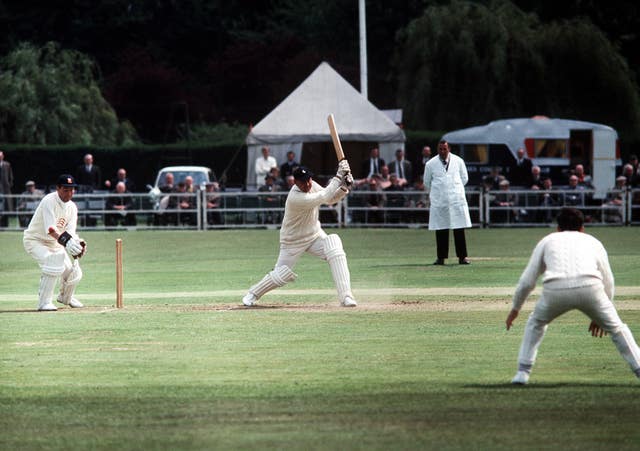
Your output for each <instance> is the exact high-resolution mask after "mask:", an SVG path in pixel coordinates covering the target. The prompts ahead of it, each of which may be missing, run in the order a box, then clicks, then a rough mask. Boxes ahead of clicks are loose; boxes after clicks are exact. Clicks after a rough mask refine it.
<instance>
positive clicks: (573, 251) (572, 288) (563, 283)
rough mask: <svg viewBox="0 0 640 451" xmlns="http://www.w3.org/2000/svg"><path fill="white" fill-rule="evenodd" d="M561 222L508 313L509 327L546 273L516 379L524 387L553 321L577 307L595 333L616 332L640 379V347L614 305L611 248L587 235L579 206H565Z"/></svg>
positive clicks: (540, 248)
mask: <svg viewBox="0 0 640 451" xmlns="http://www.w3.org/2000/svg"><path fill="white" fill-rule="evenodd" d="M557 220H558V231H557V232H555V233H551V234H549V235H547V236H546V237H544V238H543V239H542V240H540V242H539V243H538V244H537V246H536V247H535V249H534V250H533V254H532V255H531V259H530V260H529V264H528V265H527V267H526V269H525V270H524V272H523V273H522V276H521V277H520V281H519V282H518V287H517V289H516V291H515V293H514V295H513V308H512V309H511V312H509V315H508V316H507V321H506V323H507V330H509V329H510V328H511V325H512V324H513V321H514V320H515V319H516V317H517V316H518V312H519V311H520V308H521V307H522V304H523V303H524V301H525V299H526V298H527V296H529V294H530V293H531V291H532V290H533V289H534V287H535V286H536V280H537V279H538V277H539V276H540V275H542V280H543V288H542V295H541V296H540V299H539V300H538V303H537V304H536V306H535V308H534V310H533V312H532V313H531V315H530V316H529V320H528V321H527V325H526V326H525V331H524V336H523V337H522V345H521V346H520V354H519V355H518V372H517V373H516V375H515V376H514V378H513V380H512V381H511V383H512V384H521V385H524V384H526V383H527V382H528V381H529V374H530V373H531V369H532V368H533V365H534V363H535V361H536V355H537V353H538V347H539V346H540V343H541V342H542V338H543V337H544V334H545V332H546V330H547V327H548V324H549V323H550V322H551V321H553V320H554V319H555V318H556V317H558V316H560V315H562V314H563V313H565V312H567V311H569V310H573V309H577V310H580V311H581V312H582V313H584V314H585V315H587V316H588V317H589V318H591V324H590V325H589V332H591V335H592V336H594V337H602V336H603V335H605V334H607V333H609V334H611V339H612V340H613V343H614V344H615V345H616V348H618V352H620V355H622V357H623V358H624V359H625V360H626V361H627V362H628V363H629V365H630V366H631V369H632V370H633V372H634V373H635V375H636V376H637V377H640V349H639V348H638V345H637V344H636V342H635V340H634V338H633V335H632V334H631V331H630V330H629V328H628V327H627V325H626V324H624V323H623V322H622V321H621V320H620V317H619V316H618V313H617V312H616V309H615V307H614V305H613V293H614V280H613V274H612V273H611V267H610V266H609V259H608V257H607V251H606V250H605V249H604V246H603V245H602V243H601V242H600V241H598V240H597V239H595V238H594V237H593V236H591V235H588V234H586V233H583V232H584V226H583V224H584V216H583V215H582V213H581V212H580V211H579V210H576V209H575V208H563V209H562V210H561V212H560V214H559V215H558V218H557Z"/></svg>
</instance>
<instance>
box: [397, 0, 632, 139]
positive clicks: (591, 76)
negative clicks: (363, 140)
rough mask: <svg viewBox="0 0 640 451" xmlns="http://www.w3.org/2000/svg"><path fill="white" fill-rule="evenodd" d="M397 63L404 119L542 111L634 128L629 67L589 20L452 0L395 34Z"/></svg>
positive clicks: (417, 123) (454, 122)
mask: <svg viewBox="0 0 640 451" xmlns="http://www.w3.org/2000/svg"><path fill="white" fill-rule="evenodd" d="M394 65H395V68H396V70H395V72H396V73H397V74H398V75H397V80H398V100H399V104H400V105H401V106H402V107H403V108H404V110H405V124H406V125H407V126H408V127H414V128H427V129H435V130H448V129H452V128H460V127H464V126H470V125H475V124H478V123H482V122H488V121H491V120H493V119H498V118H504V117H513V116H532V115H535V114H544V115H548V116H557V117H563V116H565V117H566V116H568V117H571V118H576V119H581V120H589V121H595V122H604V123H607V124H609V125H612V126H614V127H616V128H617V129H619V130H622V131H625V132H627V133H629V135H630V136H633V135H638V133H640V120H639V118H640V113H639V112H640V102H639V100H638V87H637V85H636V83H635V81H634V78H633V75H632V73H631V72H630V71H629V68H628V66H627V65H626V63H625V60H624V58H622V57H621V55H620V54H619V53H618V51H617V50H616V48H615V47H614V46H613V45H612V44H611V42H610V41H609V40H608V39H607V38H606V36H605V35H604V34H603V33H602V32H601V31H599V30H598V29H597V28H596V27H595V26H594V25H593V24H591V22H590V21H589V20H588V19H575V20H572V21H563V22H561V23H550V24H543V23H541V22H540V21H539V20H538V18H537V16H535V15H532V14H526V13H524V12H523V11H521V10H520V9H518V8H517V7H515V6H514V5H513V4H512V3H511V2H509V1H505V0H502V1H495V2H491V3H490V4H489V6H485V5H482V4H479V3H472V2H465V1H458V0H454V1H452V2H451V3H449V4H446V5H442V6H432V7H429V8H427V9H426V10H425V12H424V14H423V15H422V17H420V18H418V19H416V20H414V21H412V22H411V23H410V24H409V25H408V26H407V27H406V28H405V29H404V30H403V31H402V32H401V33H400V34H399V46H398V52H397V53H396V57H395V60H394Z"/></svg>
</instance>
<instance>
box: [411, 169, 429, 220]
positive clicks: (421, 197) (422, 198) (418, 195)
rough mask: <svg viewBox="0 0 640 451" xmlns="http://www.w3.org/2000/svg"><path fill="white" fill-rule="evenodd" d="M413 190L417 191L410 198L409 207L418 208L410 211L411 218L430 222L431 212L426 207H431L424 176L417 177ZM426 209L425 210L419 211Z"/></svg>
mask: <svg viewBox="0 0 640 451" xmlns="http://www.w3.org/2000/svg"><path fill="white" fill-rule="evenodd" d="M411 191H415V193H411V195H410V196H409V198H408V206H409V208H414V209H416V210H414V211H412V212H411V213H410V216H411V219H412V221H413V222H423V223H426V222H429V212H428V211H426V209H427V208H428V207H429V196H428V195H427V192H426V191H425V189H424V180H423V179H422V177H420V178H418V179H416V181H415V183H414V184H413V186H412V187H411ZM421 209H424V210H425V211H418V210H421Z"/></svg>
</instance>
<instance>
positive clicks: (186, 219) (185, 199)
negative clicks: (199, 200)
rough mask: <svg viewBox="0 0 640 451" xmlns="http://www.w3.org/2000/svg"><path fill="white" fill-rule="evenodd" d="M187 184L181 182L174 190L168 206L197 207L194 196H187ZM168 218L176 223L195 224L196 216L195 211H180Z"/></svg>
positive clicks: (174, 207)
mask: <svg viewBox="0 0 640 451" xmlns="http://www.w3.org/2000/svg"><path fill="white" fill-rule="evenodd" d="M186 194H188V193H187V184H186V183H185V182H180V183H178V185H177V186H176V189H175V190H174V191H173V195H172V196H171V197H170V198H169V205H168V208H169V209H172V210H192V209H193V208H195V204H194V200H195V199H193V196H191V195H189V196H187V195H186ZM168 219H169V220H170V221H171V222H172V223H174V224H175V225H179V224H187V225H195V223H196V216H195V213H193V212H184V213H182V212H180V211H179V212H178V213H177V215H174V214H172V215H171V216H169V217H168Z"/></svg>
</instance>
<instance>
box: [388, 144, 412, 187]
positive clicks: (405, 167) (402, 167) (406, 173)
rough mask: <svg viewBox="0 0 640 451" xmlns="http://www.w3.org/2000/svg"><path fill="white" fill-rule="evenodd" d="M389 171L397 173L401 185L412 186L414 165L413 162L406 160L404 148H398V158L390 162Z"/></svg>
mask: <svg viewBox="0 0 640 451" xmlns="http://www.w3.org/2000/svg"><path fill="white" fill-rule="evenodd" d="M388 166H389V173H390V174H395V176H396V177H397V178H398V183H399V184H400V186H403V187H404V186H410V185H411V183H412V181H413V179H412V177H413V166H412V165H411V162H410V161H408V160H405V158H404V150H402V149H398V150H396V159H395V160H393V161H392V162H391V163H389V165H388Z"/></svg>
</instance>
